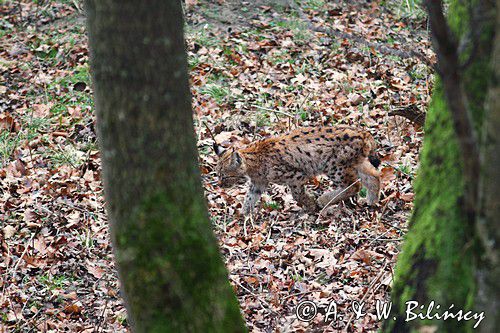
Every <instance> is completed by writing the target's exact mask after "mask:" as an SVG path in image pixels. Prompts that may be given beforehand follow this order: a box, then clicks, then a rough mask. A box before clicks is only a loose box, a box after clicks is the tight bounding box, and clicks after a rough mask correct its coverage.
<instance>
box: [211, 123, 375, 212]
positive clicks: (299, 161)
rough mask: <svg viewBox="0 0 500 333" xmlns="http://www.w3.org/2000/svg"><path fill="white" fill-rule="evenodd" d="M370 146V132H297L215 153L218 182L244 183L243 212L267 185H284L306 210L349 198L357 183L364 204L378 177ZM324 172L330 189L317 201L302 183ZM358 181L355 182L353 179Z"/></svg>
mask: <svg viewBox="0 0 500 333" xmlns="http://www.w3.org/2000/svg"><path fill="white" fill-rule="evenodd" d="M375 147H376V144H375V141H374V139H373V137H372V136H371V134H370V133H368V132H367V131H363V130H360V129H356V128H353V127H348V126H336V127H318V128H314V127H307V128H299V129H296V130H293V131H291V132H290V133H288V134H285V135H282V136H278V137H272V138H268V139H264V140H260V141H256V142H253V143H250V144H248V145H246V146H245V147H242V148H235V147H231V148H229V149H227V150H225V151H222V150H220V147H219V148H217V149H216V151H217V154H218V155H219V160H218V163H217V174H218V177H219V184H220V185H221V186H223V187H230V186H233V185H235V184H239V183H243V182H245V181H246V180H250V186H249V189H248V192H247V195H246V197H245V201H244V204H243V213H244V214H245V215H247V214H249V213H251V212H252V211H253V209H254V206H255V204H256V203H257V201H258V200H259V199H260V196H261V194H262V193H263V192H264V191H265V190H266V188H267V186H268V185H269V183H275V184H283V185H288V187H289V188H290V190H291V191H292V194H293V197H294V199H295V200H296V201H297V202H298V204H299V205H301V206H302V207H304V208H305V209H306V210H308V211H315V210H316V209H317V208H318V204H319V206H325V205H327V204H328V203H330V201H331V203H336V202H339V201H341V200H344V199H346V198H348V197H350V196H352V195H355V194H356V193H358V192H359V190H360V189H361V184H363V185H364V186H365V187H366V188H367V190H368V194H367V202H368V204H370V205H373V204H375V203H376V202H377V201H378V199H379V192H380V173H379V171H378V170H377V169H376V167H375V166H374V165H376V164H378V163H380V161H378V159H377V158H376V157H375V154H374V150H375ZM320 174H326V175H327V176H328V177H329V178H330V180H331V181H332V182H333V184H334V186H335V189H334V190H333V191H331V192H327V193H325V194H323V195H322V196H320V198H319V199H318V201H317V202H316V200H315V199H314V197H313V196H311V195H310V194H308V193H306V191H305V188H304V184H305V183H306V182H307V181H308V180H310V179H311V178H312V177H313V176H317V175H320ZM358 178H359V179H360V180H361V183H360V182H359V181H357V180H358Z"/></svg>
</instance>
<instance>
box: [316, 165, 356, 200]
mask: <svg viewBox="0 0 500 333" xmlns="http://www.w3.org/2000/svg"><path fill="white" fill-rule="evenodd" d="M330 177H331V178H333V177H340V181H339V182H338V186H337V188H336V189H335V190H333V191H329V192H326V193H323V194H322V195H321V196H320V197H319V198H318V204H319V206H320V207H325V206H327V205H332V204H336V203H338V202H340V201H343V200H345V199H348V198H350V197H352V196H353V195H356V194H357V193H358V192H359V190H361V184H360V183H359V181H358V176H357V173H356V172H355V170H348V171H347V172H344V173H343V174H341V175H340V176H339V175H333V176H330Z"/></svg>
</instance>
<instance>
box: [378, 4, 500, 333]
mask: <svg viewBox="0 0 500 333" xmlns="http://www.w3.org/2000/svg"><path fill="white" fill-rule="evenodd" d="M475 4H477V1H473V0H470V1H459V0H455V1H450V7H449V12H448V17H449V19H448V21H449V24H450V26H451V30H452V31H453V32H454V34H455V36H457V37H463V36H465V35H466V34H467V33H468V32H469V31H468V29H469V27H473V28H477V24H469V11H468V5H472V7H473V8H474V6H475ZM483 6H484V11H485V13H483V14H482V15H481V18H480V19H481V24H482V31H481V33H480V39H479V42H478V45H477V46H476V47H470V48H469V49H468V50H467V52H468V53H469V54H470V53H472V52H476V54H475V56H474V57H473V58H472V59H473V60H472V62H471V63H470V65H469V66H468V67H467V69H466V70H465V71H463V72H462V76H461V80H462V83H463V85H464V88H465V89H464V90H465V91H466V100H467V101H468V104H469V109H470V110H471V114H472V116H473V118H474V119H473V120H474V128H475V129H476V130H479V129H481V127H482V125H481V124H482V123H483V119H484V117H485V116H486V114H485V100H486V92H487V91H488V84H489V83H490V81H491V80H490V78H491V76H492V75H491V68H490V64H491V53H492V52H491V51H492V48H491V45H492V42H493V37H494V30H495V26H494V20H495V14H496V11H495V10H496V9H495V3H494V1H483ZM476 23H477V22H476ZM463 58H467V54H462V56H461V60H463ZM448 105H449V104H448V102H447V100H446V97H445V94H444V87H443V83H442V81H441V80H440V79H439V78H437V79H436V83H435V87H434V92H433V98H432V102H431V105H430V107H429V110H428V113H427V118H426V125H425V130H426V136H425V140H424V146H423V150H422V153H421V166H420V170H419V174H418V177H417V180H416V182H415V194H416V195H415V203H414V204H415V209H414V211H413V215H412V217H411V220H410V230H409V232H408V234H407V236H406V240H405V243H404V245H403V248H402V251H401V254H400V255H399V258H398V263H397V266H396V273H395V281H394V285H393V290H392V296H391V297H392V302H393V308H392V311H393V312H392V315H391V317H390V318H389V319H388V320H386V321H385V322H384V327H383V330H384V331H385V332H411V331H418V330H419V329H421V328H422V326H431V328H435V329H437V330H436V331H435V332H454V333H455V332H469V331H472V330H473V328H472V327H473V326H474V324H475V323H476V320H470V321H464V320H462V321H457V320H453V319H448V320H446V321H445V320H418V319H417V320H412V321H407V319H408V318H407V313H406V309H407V305H406V302H408V301H410V300H414V301H417V302H418V303H419V305H425V306H427V305H429V304H430V302H431V301H435V304H439V305H440V306H441V307H440V309H439V310H436V308H434V311H433V312H432V313H441V314H442V313H443V312H444V311H445V310H448V309H449V307H450V305H451V304H454V306H453V308H452V309H451V310H450V311H451V312H453V313H456V312H457V311H458V310H459V309H464V310H465V311H467V310H475V311H479V312H480V311H483V309H480V308H476V304H475V299H476V295H477V290H478V283H477V279H476V278H477V276H476V271H477V269H478V267H479V266H480V258H481V257H482V256H483V253H484V248H483V246H482V244H481V242H479V241H478V240H479V237H478V234H477V230H478V229H477V228H476V225H475V221H474V220H471V219H470V216H471V215H470V214H467V213H468V212H466V211H465V207H464V193H465V187H464V163H463V155H462V151H461V149H460V145H459V144H458V142H459V141H458V140H457V135H456V132H455V130H454V126H453V120H452V117H451V113H450V108H449V107H448ZM496 117H497V119H498V116H496ZM497 124H498V123H497ZM495 129H496V130H497V131H498V127H496V128H495ZM479 132H481V131H479ZM495 137H496V138H498V132H496V133H495ZM496 149H498V141H497V146H496ZM496 154H498V150H497V152H496ZM465 158H467V156H465ZM495 159H498V155H497V156H495V157H491V158H490V159H489V160H488V159H485V160H484V162H485V163H495V161H496V160H495ZM497 165H498V164H491V165H490V170H491V171H492V172H493V170H494V172H496V173H495V175H497V177H498V167H497ZM486 174H487V173H485V175H486ZM492 176H493V174H491V176H489V177H492ZM477 181H479V175H478V176H477ZM496 181H497V182H498V179H497V180H496ZM490 185H491V184H490ZM496 189H497V192H498V186H497V187H496ZM490 191H493V188H491V189H490ZM495 195H496V198H497V199H496V200H497V201H495V202H496V203H495V205H497V206H496V212H492V214H494V215H495V216H496V218H497V219H498V216H499V215H498V195H499V194H498V193H495ZM486 204H487V203H486ZM488 209H490V208H488ZM497 239H498V238H497ZM497 267H498V266H497ZM488 276H489V278H491V277H492V276H494V275H488ZM496 278H498V275H496ZM495 297H496V294H490V295H489V299H490V300H491V298H495ZM426 310H427V308H425V309H423V310H420V309H419V308H417V309H414V310H413V312H414V313H420V312H421V313H423V314H425V313H426ZM484 310H485V311H486V309H484ZM465 311H464V312H465ZM496 315H497V314H496V313H491V312H488V311H486V313H485V316H486V318H491V317H495V316H496ZM486 321H487V320H484V322H486ZM481 325H482V324H481ZM480 327H481V326H480Z"/></svg>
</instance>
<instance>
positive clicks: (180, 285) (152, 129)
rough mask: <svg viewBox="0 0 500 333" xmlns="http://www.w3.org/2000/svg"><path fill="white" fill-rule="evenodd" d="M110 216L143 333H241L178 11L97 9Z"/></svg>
mask: <svg viewBox="0 0 500 333" xmlns="http://www.w3.org/2000/svg"><path fill="white" fill-rule="evenodd" d="M87 9H88V31H89V42H90V50H91V66H92V67H91V69H92V74H93V85H94V97H95V106H96V113H97V124H98V133H99V143H100V149H101V158H102V165H103V177H104V185H105V196H106V200H107V212H108V217H109V220H110V225H111V231H112V240H113V246H114V251H115V260H116V263H117V265H118V269H119V275H120V281H121V283H122V289H123V294H124V298H125V301H126V305H127V310H128V313H129V320H130V321H131V324H132V326H133V328H134V330H135V331H136V332H222V331H226V332H243V331H245V330H246V329H245V327H244V323H243V320H242V318H241V315H240V311H239V306H238V302H237V299H236V297H235V296H234V293H233V291H232V288H231V286H230V284H229V282H228V278H227V272H226V269H225V267H224V264H223V261H222V259H221V256H220V253H219V249H218V246H217V242H216V239H215V237H214V235H213V233H212V230H211V226H210V223H209V219H208V214H207V210H206V205H205V199H204V196H203V192H202V187H201V182H200V175H199V170H198V164H197V152H196V145H195V137H194V128H193V122H192V112H191V101H190V91H189V85H188V76H187V60H186V52H185V43H184V38H183V17H182V12H181V4H180V1H173V0H170V1H147V2H143V1H118V0H100V1H97V0H89V1H87Z"/></svg>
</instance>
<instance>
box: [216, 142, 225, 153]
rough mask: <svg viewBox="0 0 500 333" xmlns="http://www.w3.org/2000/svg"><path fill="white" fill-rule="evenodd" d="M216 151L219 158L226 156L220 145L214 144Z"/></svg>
mask: <svg viewBox="0 0 500 333" xmlns="http://www.w3.org/2000/svg"><path fill="white" fill-rule="evenodd" d="M214 151H215V153H216V154H217V156H221V155H222V154H224V152H225V151H226V150H225V149H224V148H222V146H221V145H218V144H217V143H215V142H214Z"/></svg>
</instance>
